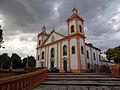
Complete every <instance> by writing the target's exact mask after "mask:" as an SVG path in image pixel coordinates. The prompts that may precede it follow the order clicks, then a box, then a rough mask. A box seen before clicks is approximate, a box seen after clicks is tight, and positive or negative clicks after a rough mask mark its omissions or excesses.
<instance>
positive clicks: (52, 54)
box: [51, 48, 55, 58]
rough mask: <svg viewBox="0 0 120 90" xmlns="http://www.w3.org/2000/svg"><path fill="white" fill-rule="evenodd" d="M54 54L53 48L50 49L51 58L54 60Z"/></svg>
mask: <svg viewBox="0 0 120 90" xmlns="http://www.w3.org/2000/svg"><path fill="white" fill-rule="evenodd" d="M54 53H55V50H54V48H52V49H51V58H54Z"/></svg>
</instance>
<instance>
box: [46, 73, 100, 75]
mask: <svg viewBox="0 0 120 90" xmlns="http://www.w3.org/2000/svg"><path fill="white" fill-rule="evenodd" d="M48 75H100V74H98V73H48Z"/></svg>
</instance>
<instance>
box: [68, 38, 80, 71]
mask: <svg viewBox="0 0 120 90" xmlns="http://www.w3.org/2000/svg"><path fill="white" fill-rule="evenodd" d="M72 46H75V54H72ZM70 60H71V69H78V63H77V44H76V38H73V39H71V40H70Z"/></svg>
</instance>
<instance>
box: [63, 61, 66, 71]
mask: <svg viewBox="0 0 120 90" xmlns="http://www.w3.org/2000/svg"><path fill="white" fill-rule="evenodd" d="M63 69H64V71H65V72H67V61H66V60H64V61H63Z"/></svg>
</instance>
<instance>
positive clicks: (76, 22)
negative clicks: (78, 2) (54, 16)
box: [67, 8, 84, 36]
mask: <svg viewBox="0 0 120 90" xmlns="http://www.w3.org/2000/svg"><path fill="white" fill-rule="evenodd" d="M67 25H68V36H71V35H73V34H80V35H82V36H84V20H83V19H82V18H81V17H80V16H78V10H77V9H76V8H73V10H72V16H71V17H68V19H67Z"/></svg>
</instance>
